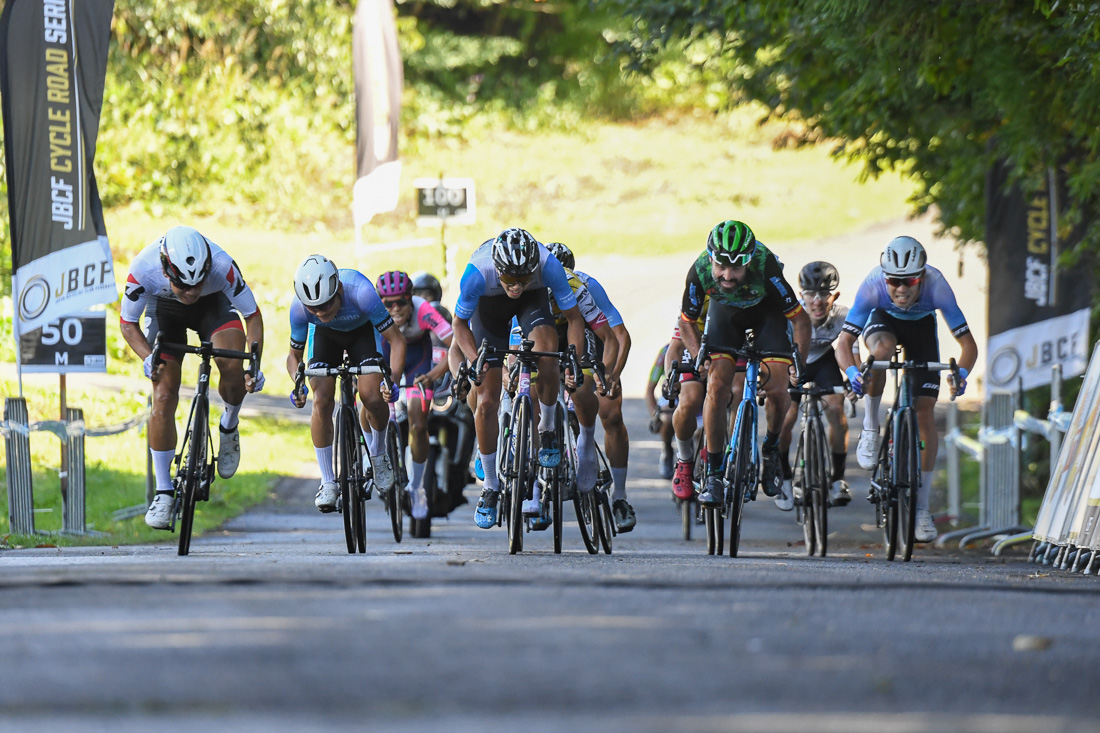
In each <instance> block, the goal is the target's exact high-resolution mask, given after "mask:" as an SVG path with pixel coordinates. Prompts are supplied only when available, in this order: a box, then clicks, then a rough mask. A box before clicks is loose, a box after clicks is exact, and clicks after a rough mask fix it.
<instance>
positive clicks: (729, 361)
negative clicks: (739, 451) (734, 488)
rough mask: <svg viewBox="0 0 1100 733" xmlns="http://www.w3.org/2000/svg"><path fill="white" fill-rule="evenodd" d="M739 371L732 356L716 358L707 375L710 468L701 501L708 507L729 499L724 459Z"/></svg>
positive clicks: (705, 421)
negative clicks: (723, 472)
mask: <svg viewBox="0 0 1100 733" xmlns="http://www.w3.org/2000/svg"><path fill="white" fill-rule="evenodd" d="M735 367H736V363H735V362H734V360H733V358H732V357H731V356H729V355H728V354H714V355H713V358H712V359H711V363H710V370H709V372H708V374H707V396H706V400H705V401H704V403H703V433H704V434H705V435H706V443H707V466H706V481H705V482H704V486H703V493H702V494H700V495H699V501H700V502H701V503H703V504H705V505H708V506H720V505H721V504H722V499H723V497H724V495H725V492H724V488H725V487H724V486H723V485H722V458H723V453H724V451H725V446H726V442H727V436H726V431H727V428H728V424H727V423H728V420H729V418H728V416H727V410H728V408H729V400H730V394H731V390H732V386H733V371H734V368H735ZM716 448H717V450H715V449H716Z"/></svg>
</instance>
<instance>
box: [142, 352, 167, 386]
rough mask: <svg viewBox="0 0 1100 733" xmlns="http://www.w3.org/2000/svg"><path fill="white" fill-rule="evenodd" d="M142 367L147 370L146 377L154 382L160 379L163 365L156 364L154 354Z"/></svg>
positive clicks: (148, 357)
mask: <svg viewBox="0 0 1100 733" xmlns="http://www.w3.org/2000/svg"><path fill="white" fill-rule="evenodd" d="M141 366H142V368H143V369H144V370H145V376H146V377H148V378H149V379H151V380H153V381H154V382H155V381H157V380H158V379H160V367H161V366H162V364H154V363H153V355H152V354H149V356H147V357H145V361H143V362H142V364H141Z"/></svg>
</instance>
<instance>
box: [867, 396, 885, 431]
mask: <svg viewBox="0 0 1100 733" xmlns="http://www.w3.org/2000/svg"><path fill="white" fill-rule="evenodd" d="M881 403H882V395H879V396H878V397H872V396H871V395H869V394H866V395H863V410H864V412H863V429H864V430H875V431H877V430H878V425H879V422H878V406H879V405H880V404H881Z"/></svg>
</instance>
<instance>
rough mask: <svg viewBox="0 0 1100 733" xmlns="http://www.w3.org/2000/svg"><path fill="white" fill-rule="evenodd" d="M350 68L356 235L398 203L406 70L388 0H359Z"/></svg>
mask: <svg viewBox="0 0 1100 733" xmlns="http://www.w3.org/2000/svg"><path fill="white" fill-rule="evenodd" d="M351 48H352V61H353V66H354V73H355V117H356V120H355V122H356V128H355V155H356V182H355V188H354V191H353V198H354V201H353V204H352V209H353V214H354V218H355V224H356V236H359V229H360V227H361V226H362V225H363V224H365V223H367V222H369V221H370V219H371V217H372V216H374V215H375V214H378V213H382V212H384V211H393V210H394V209H396V208H397V193H398V187H399V184H400V179H401V162H400V161H399V160H398V159H397V139H398V130H399V129H400V122H401V91H402V88H403V87H404V84H405V74H404V71H403V70H402V68H401V52H400V49H399V48H398V45H397V24H396V22H395V21H394V7H393V0H359V5H358V7H357V8H356V10H355V26H354V28H353V31H352V44H351Z"/></svg>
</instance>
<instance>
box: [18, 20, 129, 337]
mask: <svg viewBox="0 0 1100 733" xmlns="http://www.w3.org/2000/svg"><path fill="white" fill-rule="evenodd" d="M113 12H114V2H113V0H80V2H75V0H8V2H7V3H6V4H5V5H4V12H3V14H2V15H0V98H2V101H3V121H4V149H5V154H6V156H7V170H6V174H7V181H8V210H9V214H10V217H11V244H12V273H13V275H14V277H13V279H14V282H13V288H12V295H13V298H14V300H15V328H16V334H17V335H18V334H26V333H29V332H31V331H32V330H34V329H36V328H39V327H40V326H42V325H43V324H45V323H48V322H50V321H53V320H55V319H57V318H60V317H62V316H64V315H67V314H69V313H73V312H76V311H80V310H83V309H85V308H87V307H88V306H91V305H96V304H99V303H109V302H112V301H114V300H115V299H116V298H117V297H118V292H117V290H116V288H115V279H114V267H113V265H114V262H113V258H112V256H111V248H110V245H109V244H108V242H107V228H106V226H105V224H104V222H103V209H102V206H101V205H100V200H99V191H98V190H97V188H96V182H95V175H94V173H93V170H92V161H93V159H94V157H95V146H96V137H97V136H98V134H99V113H100V110H101V109H102V106H103V83H104V78H105V76H106V72H107V50H108V46H109V42H110V35H111V16H112V14H113Z"/></svg>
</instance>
